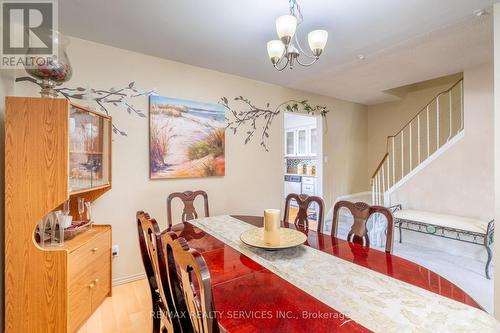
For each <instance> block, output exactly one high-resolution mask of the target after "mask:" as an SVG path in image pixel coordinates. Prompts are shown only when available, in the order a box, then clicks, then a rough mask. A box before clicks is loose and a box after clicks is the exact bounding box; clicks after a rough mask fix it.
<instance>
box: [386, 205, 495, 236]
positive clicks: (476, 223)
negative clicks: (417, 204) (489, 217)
mask: <svg viewBox="0 0 500 333" xmlns="http://www.w3.org/2000/svg"><path fill="white" fill-rule="evenodd" d="M394 217H395V218H396V219H401V220H408V221H415V222H420V223H425V224H432V225H436V226H440V227H448V228H452V229H458V230H464V231H470V232H477V233H481V234H486V233H487V230H488V222H484V221H481V220H478V219H472V218H467V217H461V216H453V215H444V214H436V213H431V212H425V211H420V210H411V209H402V210H398V211H396V212H395V213H394Z"/></svg>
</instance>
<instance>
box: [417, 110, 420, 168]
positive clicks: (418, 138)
mask: <svg viewBox="0 0 500 333" xmlns="http://www.w3.org/2000/svg"><path fill="white" fill-rule="evenodd" d="M417 141H418V142H417V151H418V153H417V155H418V164H420V161H421V160H420V113H419V114H418V115H417Z"/></svg>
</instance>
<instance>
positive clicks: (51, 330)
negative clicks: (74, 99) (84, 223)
mask: <svg viewBox="0 0 500 333" xmlns="http://www.w3.org/2000/svg"><path fill="white" fill-rule="evenodd" d="M5 103H6V115H5V133H6V135H5V306H4V308H5V331H6V332H7V333H18V332H37V333H63V332H74V331H75V330H76V329H77V328H78V327H79V326H80V325H81V324H82V323H83V322H84V321H85V320H86V319H87V318H88V317H89V316H90V314H91V313H92V311H93V310H95V308H96V307H97V306H98V304H99V303H100V302H102V300H103V299H104V297H105V296H107V295H110V293H111V227H110V226H100V225H95V226H94V227H93V228H92V230H91V231H87V232H84V233H82V234H79V235H77V236H76V237H74V238H72V239H70V240H67V241H66V242H65V243H64V246H63V247H59V248H41V247H40V246H39V245H38V244H37V243H36V241H35V239H34V231H35V229H36V225H37V224H38V221H39V220H40V219H41V218H42V217H43V216H45V215H46V214H47V213H48V212H50V211H53V210H54V209H57V208H58V207H59V206H60V205H61V204H62V203H63V202H64V201H66V200H67V199H68V198H72V199H73V200H72V207H71V215H73V216H75V214H76V211H77V209H76V200H75V198H76V197H83V198H85V199H86V200H88V201H94V200H95V199H97V198H98V197H99V196H100V195H102V194H103V193H105V192H106V191H108V190H109V189H111V168H110V166H111V140H110V137H109V135H110V134H111V118H109V117H106V116H102V115H99V114H97V113H95V112H93V111H91V110H86V109H84V108H81V107H78V106H73V105H71V104H70V103H69V102H68V101H67V100H65V99H42V98H25V97H7V98H6V101H5ZM75 109H78V110H79V112H80V111H81V112H83V113H86V114H87V115H89V116H90V117H94V118H92V121H90V123H91V124H92V125H86V126H84V128H87V129H88V131H89V132H88V133H87V134H90V138H91V139H95V140H94V142H92V143H91V144H90V146H88V147H83V148H84V149H83V150H82V152H85V153H89V154H95V153H99V155H100V157H99V158H93V157H90V159H89V157H88V156H91V155H88V154H87V160H84V161H83V162H78V163H83V164H84V168H86V170H88V171H89V174H88V175H89V176H90V185H86V186H82V187H79V188H78V189H74V188H72V187H71V186H70V183H71V177H72V174H71V172H70V171H71V170H70V164H71V163H72V162H71V158H72V154H73V153H75V152H76V151H73V148H72V147H73V146H71V144H70V142H71V141H72V138H71V136H70V133H71V130H72V129H71V128H70V127H71V126H72V125H71V120H70V115H71V112H72V110H75ZM106 138H107V139H106ZM107 140H108V141H107ZM70 148H71V149H70ZM78 153H81V152H79V151H78ZM86 161H87V162H90V164H88V165H85V164H86V163H87V162H86ZM94 161H97V162H94ZM98 166H99V167H98ZM82 178H83V177H82ZM94 180H96V181H95V182H94ZM92 283H93V284H92Z"/></svg>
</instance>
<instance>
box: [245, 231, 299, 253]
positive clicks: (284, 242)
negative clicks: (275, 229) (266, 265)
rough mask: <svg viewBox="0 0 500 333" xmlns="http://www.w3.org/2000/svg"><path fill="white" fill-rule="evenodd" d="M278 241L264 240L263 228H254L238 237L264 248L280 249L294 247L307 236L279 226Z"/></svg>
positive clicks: (247, 242)
mask: <svg viewBox="0 0 500 333" xmlns="http://www.w3.org/2000/svg"><path fill="white" fill-rule="evenodd" d="M279 231H280V241H279V243H278V244H276V245H271V244H268V243H266V242H264V228H254V229H250V230H247V231H245V232H243V233H242V234H241V236H240V239H241V241H242V242H243V243H245V244H247V245H250V246H254V247H258V248H260V249H266V250H281V249H288V248H291V247H296V246H299V245H301V244H303V243H304V242H305V241H306V240H307V236H306V235H304V234H303V233H301V232H300V231H297V230H293V229H287V228H280V229H279Z"/></svg>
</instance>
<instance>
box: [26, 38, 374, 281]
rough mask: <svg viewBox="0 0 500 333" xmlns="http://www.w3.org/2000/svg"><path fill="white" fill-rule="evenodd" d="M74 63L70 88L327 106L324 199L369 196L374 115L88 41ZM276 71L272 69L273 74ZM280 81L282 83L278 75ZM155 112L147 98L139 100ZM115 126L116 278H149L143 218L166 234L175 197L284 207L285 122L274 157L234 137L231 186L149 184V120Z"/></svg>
mask: <svg viewBox="0 0 500 333" xmlns="http://www.w3.org/2000/svg"><path fill="white" fill-rule="evenodd" d="M69 57H70V59H71V61H72V64H73V67H74V76H73V78H72V80H71V81H70V82H69V84H68V86H72V87H73V86H76V85H81V86H83V87H87V86H89V87H92V88H110V87H118V86H122V85H125V84H128V83H129V82H130V81H135V82H136V83H137V85H138V86H140V87H141V88H143V89H151V88H156V89H157V91H158V93H159V94H160V95H163V96H169V97H177V98H186V99H193V100H199V101H206V102H213V103H216V102H218V100H219V99H220V98H221V97H222V96H226V97H228V98H231V97H234V96H239V95H243V96H245V97H248V98H249V99H251V100H252V101H253V102H254V103H255V104H257V105H263V106H264V105H265V103H267V102H270V103H271V105H278V104H279V103H281V102H284V101H286V100H288V99H291V98H293V99H299V100H302V99H308V100H310V102H311V103H314V104H320V105H327V106H328V108H329V109H330V110H331V112H330V113H329V115H328V119H327V126H328V132H327V134H326V135H325V138H324V143H325V146H324V150H325V152H326V154H327V156H328V163H327V164H325V166H324V169H325V177H324V178H325V183H324V194H325V199H326V201H327V203H330V204H331V202H332V201H333V198H335V197H336V196H339V195H344V194H349V193H354V192H361V191H367V190H368V188H369V184H368V178H367V173H368V172H367V169H366V162H367V161H366V154H365V152H366V149H367V147H366V140H367V137H366V133H367V113H366V107H365V106H362V105H358V104H354V103H350V102H344V101H340V100H336V99H332V98H327V97H322V96H317V95H311V94H307V93H304V92H300V91H296V90H291V89H286V88H283V87H279V86H276V85H271V84H267V83H263V82H258V81H253V80H249V79H245V78H242V77H237V76H233V75H229V74H224V73H220V72H215V71H211V70H207V69H203V68H198V67H193V66H189V65H185V64H181V63H176V62H172V61H167V60H163V59H159V58H154V57H150V56H146V55H143V54H139V53H134V52H129V51H125V50H120V49H117V48H112V47H108V46H104V45H100V44H95V43H91V42H88V41H84V40H79V39H73V40H72V43H71V45H70V47H69ZM269 70H270V71H272V70H273V69H272V67H271V66H270V69H269ZM276 75H282V74H278V73H276ZM37 91H38V89H37V87H36V88H33V86H32V85H30V84H29V83H18V84H17V86H16V94H17V95H36V94H37ZM133 102H134V104H135V105H136V106H138V107H141V108H143V109H145V110H147V106H148V100H147V98H146V97H141V98H140V99H136V100H133ZM112 116H113V121H114V123H116V124H117V126H119V128H120V129H121V130H124V131H126V132H127V133H128V136H127V137H121V136H117V135H115V136H114V141H113V189H112V190H111V191H110V192H108V193H107V194H105V195H104V196H103V197H101V198H100V199H99V200H98V201H97V202H96V204H95V216H96V218H95V219H96V221H97V222H98V223H109V224H111V225H112V226H113V243H115V244H119V245H120V251H121V252H120V256H119V257H117V258H115V259H114V265H113V269H114V272H113V276H114V278H125V277H128V276H131V275H134V274H137V273H141V272H142V271H143V267H142V263H141V261H140V257H139V247H138V244H137V243H138V242H137V231H136V226H135V219H134V217H135V212H136V211H137V210H146V211H148V212H150V213H151V215H152V216H154V217H156V218H157V220H158V221H159V223H160V225H161V227H162V228H163V227H165V223H166V222H165V220H166V212H165V198H166V196H167V195H168V193H170V192H174V191H184V190H188V189H203V190H205V191H207V192H208V194H209V198H210V208H211V213H212V214H213V215H216V214H231V213H232V214H261V213H262V210H263V209H265V208H269V207H276V208H281V207H282V206H283V204H284V202H283V199H282V191H283V188H282V187H283V158H282V149H283V142H282V140H283V139H282V117H281V116H280V117H279V118H278V119H276V121H275V122H274V123H273V125H272V130H271V133H270V134H271V138H270V141H269V149H270V152H269V153H266V152H264V151H263V150H262V149H261V147H260V146H259V142H258V141H257V142H252V143H250V144H248V145H244V144H243V141H244V135H242V133H240V135H238V136H236V137H235V136H233V135H232V134H229V133H228V134H227V135H226V176H225V177H223V178H204V179H182V180H181V179H179V180H155V181H151V180H149V170H148V120H147V119H146V118H139V117H137V116H134V115H129V114H128V113H126V112H124V111H118V110H115V111H114V112H113V113H112Z"/></svg>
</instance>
